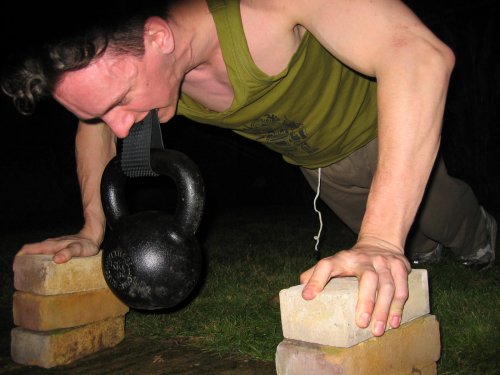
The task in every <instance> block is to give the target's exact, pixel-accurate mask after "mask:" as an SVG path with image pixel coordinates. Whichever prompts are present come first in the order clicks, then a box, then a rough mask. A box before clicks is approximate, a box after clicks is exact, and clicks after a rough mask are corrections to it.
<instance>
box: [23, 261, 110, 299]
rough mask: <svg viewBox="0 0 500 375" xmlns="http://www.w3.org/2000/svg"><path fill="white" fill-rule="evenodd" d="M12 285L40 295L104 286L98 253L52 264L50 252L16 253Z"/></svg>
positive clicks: (105, 285)
mask: <svg viewBox="0 0 500 375" xmlns="http://www.w3.org/2000/svg"><path fill="white" fill-rule="evenodd" d="M13 268H14V288H15V289H16V290H20V291H23V292H30V293H34V294H40V295H54V294H64V293H74V292H82V291H86V290H93V289H101V288H106V287H107V284H106V281H105V280H104V276H103V273H102V266H101V252H99V253H98V254H97V255H94V256H91V257H79V258H72V259H71V260H70V261H69V262H66V263H62V264H56V263H54V262H53V261H52V255H43V254H36V255H19V256H16V257H15V259H14V266H13Z"/></svg>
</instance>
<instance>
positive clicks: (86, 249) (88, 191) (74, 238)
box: [18, 122, 116, 263]
mask: <svg viewBox="0 0 500 375" xmlns="http://www.w3.org/2000/svg"><path fill="white" fill-rule="evenodd" d="M115 155H116V138H115V136H114V135H113V133H112V132H111V130H110V129H109V127H108V126H107V125H105V124H104V123H99V124H87V123H84V122H80V123H79V124H78V131H77V134H76V163H77V174H78V181H79V184H80V191H81V196H82V206H83V216H84V226H83V228H82V229H81V230H80V232H78V233H76V234H73V235H67V236H62V237H57V238H49V239H47V240H45V241H42V242H38V243H32V244H27V245H24V246H23V247H22V248H21V250H20V251H19V252H18V255H20V254H54V262H56V263H64V262H67V261H68V260H70V259H71V258H72V257H75V256H91V255H95V254H97V252H98V251H99V247H100V245H101V242H102V240H103V238H104V232H105V228H106V219H105V216H104V212H103V210H102V204H101V194H100V185H101V176H102V172H103V171H104V168H105V167H106V165H107V164H108V162H109V161H110V160H111V159H112V158H113V157H114V156H115Z"/></svg>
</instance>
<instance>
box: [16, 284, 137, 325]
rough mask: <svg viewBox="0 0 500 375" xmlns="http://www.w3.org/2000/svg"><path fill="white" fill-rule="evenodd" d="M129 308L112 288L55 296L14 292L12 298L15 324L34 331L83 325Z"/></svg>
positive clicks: (126, 310) (113, 315)
mask: <svg viewBox="0 0 500 375" xmlns="http://www.w3.org/2000/svg"><path fill="white" fill-rule="evenodd" d="M128 310H129V308H128V306H127V305H125V304H123V302H121V301H120V300H119V299H118V298H117V297H115V295H114V294H113V292H111V290H110V289H109V288H103V289H98V290H91V291H87V292H80V293H69V294H60V295H55V296H39V295H36V294H32V293H26V292H15V293H14V298H13V314H14V324H15V325H16V326H21V327H22V328H26V329H31V330H34V331H49V330H54V329H60V328H71V327H76V326H81V325H84V324H88V323H92V322H96V321H99V320H103V319H107V318H111V317H116V316H120V315H125V314H126V313H127V312H128Z"/></svg>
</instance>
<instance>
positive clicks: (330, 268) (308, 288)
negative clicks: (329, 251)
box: [300, 257, 339, 300]
mask: <svg viewBox="0 0 500 375" xmlns="http://www.w3.org/2000/svg"><path fill="white" fill-rule="evenodd" d="M338 274H339V273H338V269H337V272H336V267H335V259H334V257H329V258H324V259H322V260H320V261H319V262H318V263H317V264H316V266H315V267H313V268H311V269H309V270H307V271H306V272H304V273H303V274H302V275H301V277H300V280H301V283H306V282H307V284H306V285H305V287H304V289H303V290H302V298H304V299H305V300H311V299H313V298H314V297H316V296H317V295H318V293H320V292H321V291H322V290H323V289H324V288H325V285H326V284H327V283H328V281H330V279H331V278H332V277H335V276H338Z"/></svg>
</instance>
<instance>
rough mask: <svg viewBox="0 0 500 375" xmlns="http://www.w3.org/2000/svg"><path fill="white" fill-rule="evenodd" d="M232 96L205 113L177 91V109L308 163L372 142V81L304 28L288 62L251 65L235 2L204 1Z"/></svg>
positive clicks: (374, 117) (321, 164)
mask: <svg viewBox="0 0 500 375" xmlns="http://www.w3.org/2000/svg"><path fill="white" fill-rule="evenodd" d="M208 4H209V8H210V11H211V13H212V15H213V18H214V20H215V24H216V27H217V35H218V38H219V42H220V46H221V50H222V54H223V58H224V62H225V64H226V68H227V72H228V75H229V79H230V81H231V84H232V87H233V91H234V99H233V102H232V104H231V106H230V108H229V109H227V110H226V111H224V112H216V111H211V110H208V109H206V108H205V107H203V106H202V105H200V104H199V103H197V102H195V101H194V100H193V99H191V98H190V97H189V96H188V95H185V94H181V97H180V101H179V106H178V112H177V113H178V114H180V115H183V116H186V117H187V118H189V119H191V120H193V121H196V122H200V123H205V124H211V125H215V126H219V127H223V128H227V129H232V130H233V131H235V132H236V133H238V134H240V135H242V136H244V137H246V138H249V139H252V140H255V141H257V142H260V143H262V144H264V145H265V146H267V147H269V148H270V149H272V150H274V151H276V152H279V153H280V154H282V155H283V158H284V160H285V161H287V162H288V163H291V164H297V165H300V166H304V167H307V168H318V167H324V166H326V165H329V164H332V163H335V162H336V161H339V160H341V159H343V158H345V157H346V156H348V155H349V154H350V153H352V152H353V151H355V150H357V149H358V148H360V147H362V146H364V145H365V144H367V143H368V142H369V141H371V140H373V139H374V138H375V137H376V134H377V127H376V120H377V114H376V83H375V82H374V81H372V80H369V79H367V78H365V77H364V76H361V75H359V74H357V73H356V72H354V71H352V70H351V69H349V68H348V67H346V66H345V65H343V64H342V63H341V62H339V61H338V60H337V59H335V58H334V57H333V56H332V55H331V54H330V53H329V52H328V51H327V50H325V49H324V48H323V47H322V46H321V45H320V44H319V42H318V41H317V40H316V39H315V38H314V37H313V36H312V35H311V34H310V33H308V32H307V33H306V34H305V35H304V36H303V39H302V41H301V43H300V46H299V47H298V49H297V51H296V52H295V54H294V55H293V57H292V59H291V61H290V63H289V64H288V66H287V67H286V68H285V70H284V71H282V72H281V73H280V74H277V75H274V76H269V75H267V74H265V73H263V72H262V71H261V70H260V69H259V68H258V67H257V66H256V65H255V63H254V61H253V60H252V57H251V55H250V51H249V49H248V45H247V42H246V39H245V35H244V31H243V26H242V22H241V17H240V3H239V1H237V0H234V1H233V0H208Z"/></svg>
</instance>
